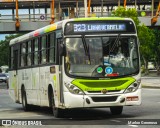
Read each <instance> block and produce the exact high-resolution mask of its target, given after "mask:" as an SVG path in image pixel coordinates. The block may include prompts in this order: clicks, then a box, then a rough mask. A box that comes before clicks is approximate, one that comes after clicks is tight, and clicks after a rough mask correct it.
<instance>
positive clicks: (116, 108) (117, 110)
mask: <svg viewBox="0 0 160 128" xmlns="http://www.w3.org/2000/svg"><path fill="white" fill-rule="evenodd" d="M110 111H111V113H112V115H120V114H122V111H123V106H114V107H110Z"/></svg>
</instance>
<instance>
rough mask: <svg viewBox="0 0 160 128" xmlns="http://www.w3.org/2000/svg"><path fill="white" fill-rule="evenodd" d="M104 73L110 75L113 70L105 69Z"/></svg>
mask: <svg viewBox="0 0 160 128" xmlns="http://www.w3.org/2000/svg"><path fill="white" fill-rule="evenodd" d="M105 73H106V74H112V73H113V69H112V68H111V67H106V68H105Z"/></svg>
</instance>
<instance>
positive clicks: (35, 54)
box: [33, 38, 38, 65]
mask: <svg viewBox="0 0 160 128" xmlns="http://www.w3.org/2000/svg"><path fill="white" fill-rule="evenodd" d="M33 46H34V47H33V52H34V55H33V62H34V65H37V64H38V38H36V39H34V40H33Z"/></svg>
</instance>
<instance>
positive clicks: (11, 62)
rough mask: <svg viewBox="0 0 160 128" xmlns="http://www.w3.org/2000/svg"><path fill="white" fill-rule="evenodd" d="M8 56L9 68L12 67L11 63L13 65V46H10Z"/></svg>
mask: <svg viewBox="0 0 160 128" xmlns="http://www.w3.org/2000/svg"><path fill="white" fill-rule="evenodd" d="M10 58H11V60H10V65H9V66H10V69H13V65H14V57H13V46H12V47H10Z"/></svg>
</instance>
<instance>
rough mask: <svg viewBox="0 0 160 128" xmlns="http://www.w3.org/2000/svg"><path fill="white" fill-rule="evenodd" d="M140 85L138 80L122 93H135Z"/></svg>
mask: <svg viewBox="0 0 160 128" xmlns="http://www.w3.org/2000/svg"><path fill="white" fill-rule="evenodd" d="M140 83H141V80H138V81H136V82H134V83H132V84H131V85H130V86H129V87H128V88H127V89H126V90H125V91H124V93H130V92H135V91H136V90H137V89H138V87H139V85H140Z"/></svg>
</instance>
